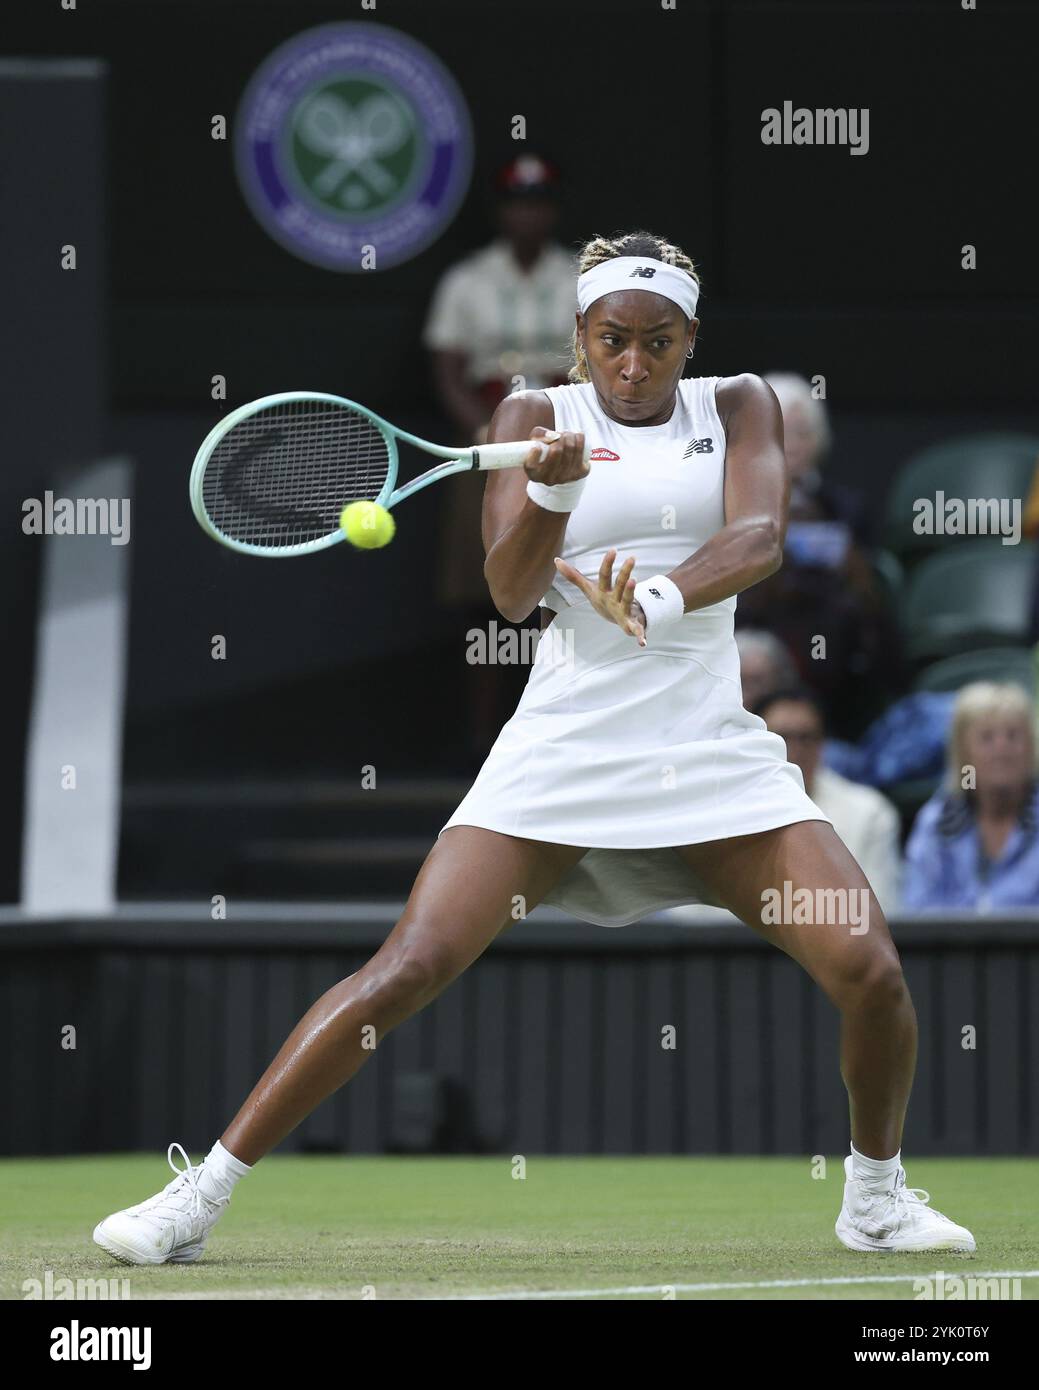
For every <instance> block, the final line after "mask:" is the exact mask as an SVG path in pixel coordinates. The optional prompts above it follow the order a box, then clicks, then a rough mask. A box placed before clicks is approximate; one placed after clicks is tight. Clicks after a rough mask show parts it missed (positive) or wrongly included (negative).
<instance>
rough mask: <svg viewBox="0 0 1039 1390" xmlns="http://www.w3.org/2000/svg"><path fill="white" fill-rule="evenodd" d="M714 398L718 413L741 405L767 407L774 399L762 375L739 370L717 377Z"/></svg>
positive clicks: (731, 410) (728, 411)
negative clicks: (733, 373)
mask: <svg viewBox="0 0 1039 1390" xmlns="http://www.w3.org/2000/svg"><path fill="white" fill-rule="evenodd" d="M714 399H715V401H716V402H717V405H718V413H719V414H721V415H728V414H730V413H732V412H733V411H735V410H739V409H741V408H742V407H743V406H745V405H747V406H750V408H751V409H753V407H754V406H755V405H758V406H765V407H768V406H770V405H771V404H772V402H774V401H776V395H775V392H774V391H773V390H772V387H771V386H769V384H768V382H767V381H766V380H765V378H764V377H761V376H757V375H756V374H755V373H754V372H740V373H739V374H738V375H737V376H720V377H718V379H717V381H716V383H715V388H714Z"/></svg>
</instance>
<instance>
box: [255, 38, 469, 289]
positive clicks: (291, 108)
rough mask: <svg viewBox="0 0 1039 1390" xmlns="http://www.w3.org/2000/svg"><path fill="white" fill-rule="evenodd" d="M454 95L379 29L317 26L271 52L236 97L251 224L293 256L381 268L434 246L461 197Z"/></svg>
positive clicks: (424, 62)
mask: <svg viewBox="0 0 1039 1390" xmlns="http://www.w3.org/2000/svg"><path fill="white" fill-rule="evenodd" d="M472 163H473V140H472V126H471V123H470V120H469V111H468V108H467V107H466V104H465V101H464V99H463V97H462V94H461V92H460V91H459V89H458V86H457V84H456V82H455V80H454V78H453V77H452V76H451V74H450V73H449V72H448V71H447V69H446V68H445V67H444V65H443V64H442V63H441V62H440V60H439V59H438V58H436V57H435V56H434V55H433V54H432V53H430V51H429V49H428V48H425V47H424V46H423V45H422V44H420V43H417V42H416V41H415V40H414V39H412V38H409V37H408V36H407V35H405V34H401V33H398V32H397V30H395V29H388V28H386V27H385V26H383V25H379V24H325V25H321V26H320V27H319V28H317V29H308V30H307V31H306V32H305V33H303V34H297V35H296V37H295V38H293V39H290V40H289V41H288V42H287V43H284V44H282V46H281V47H280V48H277V49H275V51H274V52H273V53H272V54H271V56H270V57H269V58H268V59H267V60H266V62H264V64H263V65H262V67H261V68H260V69H259V70H258V71H257V73H256V74H255V75H254V77H253V78H252V80H251V81H250V83H249V85H248V87H247V88H246V91H245V95H244V96H243V97H242V103H241V106H240V107H239V110H238V115H237V117H236V119H235V164H236V167H237V170H238V180H239V183H240V184H241V186H242V191H243V193H244V194H245V198H246V201H247V202H248V204H249V207H250V208H251V209H252V212H253V214H254V216H255V217H256V219H257V220H258V221H259V222H260V224H261V225H262V226H263V227H264V228H265V230H266V231H267V232H268V233H269V235H270V236H272V237H273V238H274V240H275V241H277V242H279V243H280V244H281V245H282V246H284V247H285V248H286V249H287V250H289V251H291V252H292V253H293V255H295V256H299V257H300V259H301V260H304V261H309V262H310V263H311V264H312V265H320V266H324V267H325V268H326V269H328V270H340V271H348V272H350V271H360V270H363V269H364V268H365V267H364V265H362V255H363V254H364V248H365V247H368V246H372V247H374V248H375V256H376V260H375V264H376V266H377V268H378V269H380V270H383V269H386V268H387V267H389V266H393V265H399V264H400V262H401V261H406V260H409V259H410V258H411V257H412V256H415V255H417V254H418V252H419V251H421V250H422V249H423V248H424V247H426V246H428V245H429V244H430V242H432V241H434V240H436V238H437V237H438V236H439V235H440V233H441V232H442V231H443V229H444V228H445V227H446V226H447V224H448V223H449V222H450V221H451V219H452V218H453V217H454V215H455V212H456V211H457V209H458V205H459V203H460V202H461V201H462V198H463V197H464V196H465V192H466V189H467V188H468V187H469V178H470V175H471V173H472Z"/></svg>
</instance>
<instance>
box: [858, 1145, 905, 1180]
mask: <svg viewBox="0 0 1039 1390" xmlns="http://www.w3.org/2000/svg"><path fill="white" fill-rule="evenodd" d="M901 1163H902V1150H901V1149H899V1151H898V1153H896V1154H895V1156H894V1158H867V1157H866V1155H865V1154H860V1153H859V1151H858V1149H857V1148H856V1147H855V1145H854V1144H852V1146H851V1171H852V1174H853V1175H854V1176H855V1177H856V1178H859V1179H860V1180H861V1181H862V1182H868V1183H870V1184H873V1183H878V1184H883V1185H885V1186H886V1185H887V1182H888V1180H889V1179H891V1178H894V1176H895V1174H896V1173H897V1172H898V1170H899V1167H900V1166H901Z"/></svg>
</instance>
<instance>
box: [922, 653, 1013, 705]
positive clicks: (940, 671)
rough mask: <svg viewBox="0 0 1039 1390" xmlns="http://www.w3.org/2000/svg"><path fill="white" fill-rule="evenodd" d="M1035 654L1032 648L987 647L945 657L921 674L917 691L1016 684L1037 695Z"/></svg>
mask: <svg viewBox="0 0 1039 1390" xmlns="http://www.w3.org/2000/svg"><path fill="white" fill-rule="evenodd" d="M1035 662H1036V654H1035V652H1034V651H1033V649H1032V648H1031V647H985V648H983V649H982V650H981V651H976V652H961V653H960V654H959V656H949V657H946V658H945V660H944V661H937V662H935V664H934V665H933V666H928V667H927V668H926V669H925V670H923V671H921V672H920V674H919V675H918V676H917V678H916V680H915V681H914V682H913V689H914V690H959V689H961V688H962V687H963V686H965V685H970V684H971V682H972V681H996V682H997V683H998V684H1000V685H1006V684H1007V683H1009V682H1014V683H1016V684H1017V685H1022V686H1024V688H1025V689H1026V690H1027V691H1028V692H1029V694H1034V693H1035Z"/></svg>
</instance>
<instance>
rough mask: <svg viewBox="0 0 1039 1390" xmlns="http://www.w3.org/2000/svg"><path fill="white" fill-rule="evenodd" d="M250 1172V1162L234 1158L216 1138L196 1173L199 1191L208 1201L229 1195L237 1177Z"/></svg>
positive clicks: (242, 1176)
mask: <svg viewBox="0 0 1039 1390" xmlns="http://www.w3.org/2000/svg"><path fill="white" fill-rule="evenodd" d="M251 1172H252V1167H251V1166H250V1164H248V1163H243V1162H242V1161H241V1159H239V1158H235V1156H234V1154H233V1153H230V1152H229V1151H228V1150H227V1149H225V1148H224V1146H223V1144H221V1142H220V1140H219V1139H218V1140H217V1141H216V1143H215V1144H214V1145H213V1147H212V1148H211V1149H210V1151H209V1153H208V1154H206V1157H205V1159H204V1160H203V1163H202V1171H201V1172H200V1173H199V1175H198V1186H199V1191H200V1192H201V1193H202V1195H203V1196H204V1197H208V1198H209V1199H210V1201H217V1200H219V1199H220V1198H224V1197H230V1195H231V1193H232V1192H233V1191H234V1185H235V1183H236V1182H237V1181H238V1179H239V1178H244V1177H245V1175H246V1173H251Z"/></svg>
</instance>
